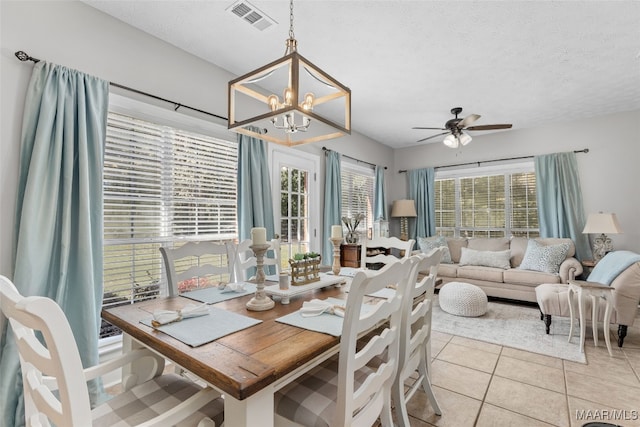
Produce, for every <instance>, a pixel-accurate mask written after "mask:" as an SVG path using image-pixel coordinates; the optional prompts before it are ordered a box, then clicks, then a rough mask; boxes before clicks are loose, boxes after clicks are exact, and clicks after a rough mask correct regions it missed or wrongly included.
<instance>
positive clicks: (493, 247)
mask: <svg viewBox="0 0 640 427" xmlns="http://www.w3.org/2000/svg"><path fill="white" fill-rule="evenodd" d="M467 248H469V249H475V250H476V251H506V250H507V249H509V239H507V238H506V237H474V238H473V239H469V242H468V243H467Z"/></svg>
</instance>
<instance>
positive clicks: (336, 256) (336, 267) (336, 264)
mask: <svg viewBox="0 0 640 427" xmlns="http://www.w3.org/2000/svg"><path fill="white" fill-rule="evenodd" d="M329 240H331V243H332V244H333V265H332V266H331V267H332V268H331V271H333V274H335V275H336V276H337V275H338V274H340V244H341V243H342V237H330V238H329Z"/></svg>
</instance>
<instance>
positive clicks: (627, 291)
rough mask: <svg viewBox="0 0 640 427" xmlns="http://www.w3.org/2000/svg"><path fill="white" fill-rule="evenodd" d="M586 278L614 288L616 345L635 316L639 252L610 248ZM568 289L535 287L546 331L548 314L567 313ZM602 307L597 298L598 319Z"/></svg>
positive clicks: (601, 317) (564, 286)
mask: <svg viewBox="0 0 640 427" xmlns="http://www.w3.org/2000/svg"><path fill="white" fill-rule="evenodd" d="M594 274H595V275H594ZM587 280H588V281H590V282H600V280H603V281H609V283H608V284H609V286H611V287H612V288H613V289H614V290H613V292H612V293H611V295H612V300H613V308H614V311H613V314H612V316H611V323H614V324H618V347H622V344H623V343H624V338H625V337H626V335H627V329H628V327H629V326H631V325H633V322H634V320H635V318H636V315H637V312H638V303H639V302H640V255H638V254H635V253H633V252H629V251H617V252H610V253H609V254H607V255H606V256H605V257H604V258H603V259H602V260H601V261H600V262H599V263H598V265H596V268H595V269H594V270H593V272H592V273H591V275H590V276H589V278H588V279H587ZM604 284H607V283H604ZM568 291H569V285H567V284H558V283H554V284H549V283H547V284H542V285H539V286H538V287H536V300H537V301H538V306H539V307H540V313H541V316H540V318H541V319H542V320H544V321H545V325H546V332H547V334H548V333H549V332H550V327H551V316H561V317H569V315H570V309H569V297H568V295H567V294H568ZM585 303H586V304H585V308H586V318H587V319H591V301H590V299H587V300H586V301H585ZM604 311H605V310H604V302H602V301H601V302H600V303H599V306H598V310H597V312H598V313H599V315H598V321H603V320H604ZM605 331H606V330H605Z"/></svg>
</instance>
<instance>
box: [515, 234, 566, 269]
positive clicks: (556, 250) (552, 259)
mask: <svg viewBox="0 0 640 427" xmlns="http://www.w3.org/2000/svg"><path fill="white" fill-rule="evenodd" d="M569 247H570V245H569V244H568V243H560V244H558V245H543V244H542V243H540V242H538V241H536V240H534V239H530V240H529V243H528V244H527V251H526V252H525V253H524V258H523V259H522V262H521V263H520V267H518V268H520V269H521V270H532V271H542V272H544V273H549V274H558V272H559V271H560V264H562V261H564V260H565V258H567V253H568V252H569Z"/></svg>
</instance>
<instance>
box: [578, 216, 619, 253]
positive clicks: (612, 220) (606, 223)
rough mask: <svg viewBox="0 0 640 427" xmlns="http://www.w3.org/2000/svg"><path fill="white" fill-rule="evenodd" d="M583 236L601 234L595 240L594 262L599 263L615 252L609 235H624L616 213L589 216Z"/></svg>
mask: <svg viewBox="0 0 640 427" xmlns="http://www.w3.org/2000/svg"><path fill="white" fill-rule="evenodd" d="M582 233H583V234H600V235H599V236H597V237H596V238H595V239H594V240H593V260H594V261H596V262H598V261H600V260H601V259H602V257H604V256H605V255H606V254H607V252H611V251H612V250H613V244H612V243H611V239H610V238H609V237H608V236H607V234H619V233H622V229H621V228H620V224H619V223H618V218H617V217H616V214H614V213H602V212H600V213H597V214H589V217H588V218H587V224H586V225H585V226H584V230H582Z"/></svg>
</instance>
